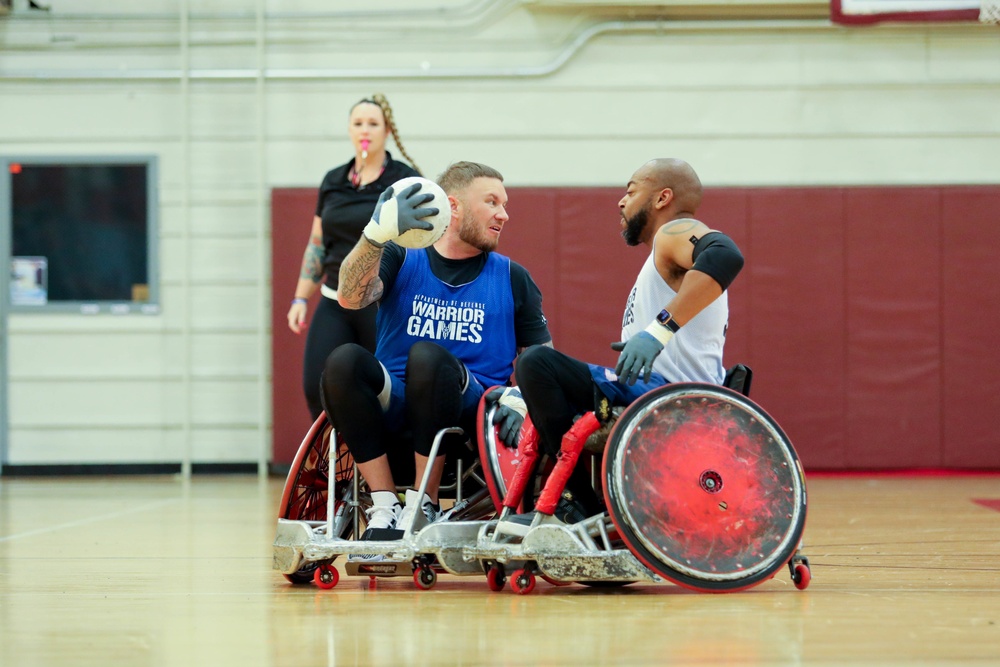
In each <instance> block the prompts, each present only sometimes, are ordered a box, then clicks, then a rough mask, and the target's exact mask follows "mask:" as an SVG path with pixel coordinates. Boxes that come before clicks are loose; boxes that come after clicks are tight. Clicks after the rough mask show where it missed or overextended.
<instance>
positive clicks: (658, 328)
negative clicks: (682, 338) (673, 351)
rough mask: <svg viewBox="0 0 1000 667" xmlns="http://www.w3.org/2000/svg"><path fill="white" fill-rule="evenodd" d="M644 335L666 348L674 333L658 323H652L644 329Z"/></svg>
mask: <svg viewBox="0 0 1000 667" xmlns="http://www.w3.org/2000/svg"><path fill="white" fill-rule="evenodd" d="M645 331H646V333H648V334H649V335H650V336H652V337H653V338H655V339H656V340H658V341H660V342H661V343H663V347H666V346H667V343H669V342H670V339H671V338H673V337H674V332H673V331H671V330H670V329H668V328H666V327H665V326H663V325H662V324H660V323H659V322H653V323H652V324H650V325H649V326H648V327H646V329H645Z"/></svg>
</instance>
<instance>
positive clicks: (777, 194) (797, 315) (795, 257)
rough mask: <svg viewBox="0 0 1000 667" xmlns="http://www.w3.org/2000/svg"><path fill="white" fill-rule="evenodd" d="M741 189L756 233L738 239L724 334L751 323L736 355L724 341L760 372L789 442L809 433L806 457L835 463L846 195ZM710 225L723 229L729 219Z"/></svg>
mask: <svg viewBox="0 0 1000 667" xmlns="http://www.w3.org/2000/svg"><path fill="white" fill-rule="evenodd" d="M748 197H749V203H748V205H747V209H748V211H749V216H750V226H751V228H752V229H753V236H752V238H749V239H747V241H746V243H744V244H741V248H743V249H744V252H745V255H746V270H745V275H741V276H740V277H739V278H737V280H736V283H734V285H733V288H732V290H731V291H732V294H731V295H730V303H731V304H733V305H732V306H731V308H730V311H731V312H730V331H731V332H733V333H732V334H731V335H730V338H735V334H736V333H737V332H743V331H746V330H748V331H749V338H750V340H751V344H750V348H749V349H748V350H746V353H745V354H743V355H741V356H740V357H738V358H737V357H733V356H732V355H730V354H729V352H730V346H729V343H728V342H727V345H726V347H727V357H731V359H732V361H739V360H740V359H746V360H747V362H748V363H750V365H751V366H752V367H753V368H754V369H755V370H756V371H757V373H756V375H755V376H754V381H753V391H752V396H753V398H754V400H756V401H758V402H759V403H760V404H761V405H762V406H767V407H766V409H767V410H768V412H769V413H770V414H772V416H774V418H775V419H777V420H778V422H779V423H780V424H781V426H782V428H783V429H784V430H785V432H786V434H787V435H788V437H789V438H790V439H791V440H792V442H793V443H794V442H800V441H801V442H806V441H808V442H809V444H810V447H809V448H808V449H809V461H808V462H809V464H810V465H812V466H818V467H823V468H841V467H843V466H844V465H845V464H846V463H847V458H846V454H845V444H846V440H847V438H846V435H847V429H846V424H847V422H846V420H845V414H846V408H845V400H846V383H845V371H846V368H847V351H846V346H845V344H844V332H845V330H846V329H845V326H844V323H845V322H846V318H845V314H846V303H845V294H846V290H845V285H844V281H843V273H844V245H845V241H844V228H843V225H842V224H841V223H842V221H843V218H844V204H843V201H844V197H843V194H842V193H841V192H840V191H836V190H815V189H766V190H752V191H749V194H748ZM713 198H714V193H713ZM716 224H717V226H718V227H720V228H721V229H727V228H728V224H729V221H728V220H722V219H720V222H719V223H716ZM744 278H747V279H748V280H746V281H744ZM741 287H742V288H743V289H744V292H742V293H741V292H739V289H740V288H741ZM747 288H749V289H747ZM751 300H752V301H751ZM737 304H738V305H737Z"/></svg>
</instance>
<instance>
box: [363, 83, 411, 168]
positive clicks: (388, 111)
mask: <svg viewBox="0 0 1000 667" xmlns="http://www.w3.org/2000/svg"><path fill="white" fill-rule="evenodd" d="M365 102H368V103H371V104H377V105H378V106H379V108H380V109H382V115H383V116H385V124H386V126H387V127H388V128H389V131H390V132H391V133H392V139H393V141H395V142H396V145H397V146H399V152H400V153H402V154H403V157H405V158H406V161H407V162H409V163H410V165H411V166H412V167H413V168H414V169H416V171H417V173H418V174H420V173H422V172H421V171H420V167H418V166H417V163H416V162H414V160H413V158H412V157H410V154H409V153H407V152H406V148H405V147H404V146H403V142H402V141H401V140H400V139H399V129H398V128H397V127H396V120H395V119H394V118H393V117H392V107H391V106H390V105H389V100H387V99H386V97H385V95H383V94H382V93H375V94H374V95H372V98H371V99H370V100H369V99H364V100H361V101H360V102H358V103H357V104H355V105H354V106H357V105H358V104H363V103H365ZM352 108H353V107H352Z"/></svg>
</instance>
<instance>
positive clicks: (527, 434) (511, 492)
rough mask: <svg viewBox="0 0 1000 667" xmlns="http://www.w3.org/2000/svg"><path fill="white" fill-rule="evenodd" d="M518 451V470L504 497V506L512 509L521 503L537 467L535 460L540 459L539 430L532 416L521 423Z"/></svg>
mask: <svg viewBox="0 0 1000 667" xmlns="http://www.w3.org/2000/svg"><path fill="white" fill-rule="evenodd" d="M517 451H518V453H519V454H520V455H521V457H520V458H521V462H520V463H518V464H517V470H515V471H514V477H513V479H511V481H510V486H509V487H508V488H507V495H506V496H504V499H503V506H504V507H508V508H510V509H512V510H516V509H517V506H518V505H520V504H521V498H522V497H523V496H524V490H525V489H526V488H527V486H528V482H529V481H530V480H531V469H532V468H534V467H535V461H536V460H537V459H538V431H536V430H535V425H534V424H533V423H531V417H530V416H526V417H525V418H524V424H522V425H521V439H520V440H519V441H518V443H517Z"/></svg>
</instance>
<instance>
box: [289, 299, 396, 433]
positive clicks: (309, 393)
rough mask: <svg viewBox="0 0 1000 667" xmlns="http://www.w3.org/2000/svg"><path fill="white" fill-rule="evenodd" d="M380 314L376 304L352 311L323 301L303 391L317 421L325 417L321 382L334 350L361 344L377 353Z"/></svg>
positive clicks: (312, 331)
mask: <svg viewBox="0 0 1000 667" xmlns="http://www.w3.org/2000/svg"><path fill="white" fill-rule="evenodd" d="M377 310H378V308H377V306H375V305H374V304H373V305H371V306H368V307H367V308H362V309H361V310H348V309H346V308H342V307H341V305H340V304H339V303H337V302H336V301H334V300H333V299H329V298H327V297H325V296H323V297H320V300H319V304H318V305H317V306H316V312H315V313H313V316H312V322H310V324H309V333H308V334H307V335H306V350H305V355H304V358H303V360H302V390H303V391H304V392H305V395H306V403H307V404H308V405H309V414H311V415H312V419H313V421H316V418H317V417H319V416H320V415H321V414H322V413H323V403H322V401H321V400H320V388H319V381H320V376H321V375H322V373H323V364H324V363H326V358H327V357H329V356H330V352H332V351H333V349H334V348H336V347H337V346H339V345H343V344H344V343H357V344H358V345H361V346H362V347H364V348H365V349H367V350H369V351H371V352H374V351H375V313H376V311H377Z"/></svg>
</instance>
